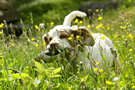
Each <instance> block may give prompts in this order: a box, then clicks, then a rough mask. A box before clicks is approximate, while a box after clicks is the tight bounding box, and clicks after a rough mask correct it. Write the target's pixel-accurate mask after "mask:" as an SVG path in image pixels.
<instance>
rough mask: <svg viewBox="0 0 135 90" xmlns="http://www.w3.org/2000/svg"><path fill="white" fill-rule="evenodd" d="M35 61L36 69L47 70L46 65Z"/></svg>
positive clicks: (41, 71) (39, 70) (40, 71)
mask: <svg viewBox="0 0 135 90" xmlns="http://www.w3.org/2000/svg"><path fill="white" fill-rule="evenodd" d="M34 63H35V66H36V68H37V69H36V70H37V71H38V72H39V73H43V72H44V71H45V69H44V66H43V65H42V64H40V63H39V62H36V61H34Z"/></svg>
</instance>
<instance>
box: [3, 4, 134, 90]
mask: <svg viewBox="0 0 135 90" xmlns="http://www.w3.org/2000/svg"><path fill="white" fill-rule="evenodd" d="M134 11H135V8H134V7H130V8H125V7H124V6H123V7H121V8H120V9H119V10H117V11H110V12H108V13H107V14H106V15H102V13H99V15H98V17H102V20H98V17H96V18H95V21H94V22H93V23H92V24H90V23H89V19H86V20H84V21H83V22H80V21H78V22H76V23H75V22H74V21H73V22H72V24H77V25H79V26H86V27H87V26H88V29H89V31H90V32H92V33H103V34H105V35H106V36H108V37H109V38H110V39H111V40H112V42H113V44H114V45H115V47H116V49H117V51H118V54H119V58H120V62H121V66H120V70H119V73H116V72H115V69H114V68H108V70H107V71H105V70H103V71H102V70H101V71H99V70H96V68H95V69H94V68H92V69H90V70H89V71H88V70H85V67H82V66H81V65H80V64H78V67H77V68H76V70H75V69H72V68H70V66H71V67H72V63H71V62H68V61H67V62H66V61H65V62H62V61H61V60H64V58H63V59H62V58H61V57H56V58H52V59H53V62H51V63H45V62H44V61H42V60H41V61H40V62H35V61H34V58H35V57H36V56H37V55H38V54H39V53H41V52H43V51H44V50H45V44H44V42H43V41H42V36H43V35H44V33H46V32H48V31H49V30H50V29H51V28H53V27H54V26H56V25H57V24H56V23H54V24H53V23H52V22H45V29H43V30H40V29H38V28H35V24H33V28H34V29H33V31H31V32H29V35H27V34H26V31H25V30H24V33H23V35H22V36H21V37H20V39H19V40H17V39H15V38H10V36H9V37H7V38H8V40H7V39H6V38H5V37H4V33H0V89H2V90H3V89H4V90H5V89H9V90H15V89H16V90H20V89H26V90H31V89H36V90H39V89H41V90H42V89H43V90H55V89H56V90H63V89H65V90H78V89H80V90H82V89H86V90H94V89H103V90H107V89H108V90H120V89H122V90H133V89H135V77H134V76H135V65H134V63H135V60H134V58H135V52H134V51H135V49H134V44H135V43H134V42H135V40H134V38H135V37H134V36H135V31H134V29H135V12H134ZM30 17H31V18H29V22H30V23H33V21H34V20H33V16H32V15H31V16H30ZM62 21H63V20H62ZM62 21H61V20H60V22H62ZM97 26H98V27H97ZM1 31H2V29H0V32H1ZM33 32H35V34H34V35H33V34H32V33H33ZM61 62H62V63H61ZM34 63H35V66H36V67H37V68H32V66H33V65H34ZM33 69H35V70H37V72H38V75H37V76H36V75H35V74H36V73H35V72H34V71H33ZM95 72H99V73H98V74H95ZM114 78H115V79H116V78H118V80H115V81H114V80H113V79H114Z"/></svg>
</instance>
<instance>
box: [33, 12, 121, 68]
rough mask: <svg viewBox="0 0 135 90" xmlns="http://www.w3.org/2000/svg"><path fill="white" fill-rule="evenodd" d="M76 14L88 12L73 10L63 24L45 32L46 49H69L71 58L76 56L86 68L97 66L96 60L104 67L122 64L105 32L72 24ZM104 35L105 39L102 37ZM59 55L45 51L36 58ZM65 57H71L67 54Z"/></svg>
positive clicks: (82, 14)
mask: <svg viewBox="0 0 135 90" xmlns="http://www.w3.org/2000/svg"><path fill="white" fill-rule="evenodd" d="M76 16H79V17H86V14H85V13H84V12H81V11H73V12H71V13H70V14H69V15H67V16H66V17H65V19H64V23H63V25H57V26H55V27H54V28H53V29H51V30H50V31H49V32H48V33H47V34H44V36H43V41H44V42H45V43H46V49H47V50H49V51H54V52H58V51H59V52H60V53H61V52H62V51H64V50H65V49H68V51H69V54H68V56H69V57H70V59H73V57H74V59H75V60H76V61H77V62H78V63H79V62H82V63H83V65H84V66H85V68H86V69H90V68H91V67H93V68H94V67H96V62H99V66H100V67H103V68H104V69H106V68H108V67H111V66H112V65H113V64H114V63H117V66H120V61H119V57H118V54H117V52H116V49H115V47H114V45H113V43H112V41H111V40H110V39H109V38H108V37H107V36H105V35H104V34H100V33H90V32H89V31H88V29H87V28H85V27H83V26H80V27H79V26H71V21H72V20H73V19H74V18H75V17H76ZM102 37H104V39H101V38H102ZM69 49H70V50H69ZM113 52H115V53H113ZM57 55H59V53H56V54H55V55H54V56H51V55H50V56H48V55H46V53H45V52H43V53H41V54H39V55H38V56H37V57H36V58H35V60H36V61H38V60H39V59H44V60H45V61H46V62H48V61H49V60H48V59H49V58H50V57H56V56H57ZM65 58H67V59H69V58H68V57H67V55H65ZM76 64H77V63H76Z"/></svg>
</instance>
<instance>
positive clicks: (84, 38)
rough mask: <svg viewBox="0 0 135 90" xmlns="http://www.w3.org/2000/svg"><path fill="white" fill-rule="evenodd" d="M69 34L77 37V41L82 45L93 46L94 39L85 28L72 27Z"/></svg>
mask: <svg viewBox="0 0 135 90" xmlns="http://www.w3.org/2000/svg"><path fill="white" fill-rule="evenodd" d="M71 34H73V35H74V37H76V36H79V37H80V38H79V39H80V41H81V43H82V44H83V45H86V46H93V45H94V44H95V40H94V38H93V37H92V35H91V33H90V32H89V31H88V29H87V28H85V27H77V26H72V27H71Z"/></svg>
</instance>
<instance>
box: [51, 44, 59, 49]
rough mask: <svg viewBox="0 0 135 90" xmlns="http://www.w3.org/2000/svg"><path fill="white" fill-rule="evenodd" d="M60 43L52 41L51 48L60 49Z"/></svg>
mask: <svg viewBox="0 0 135 90" xmlns="http://www.w3.org/2000/svg"><path fill="white" fill-rule="evenodd" d="M58 46H59V43H51V44H50V48H51V49H58Z"/></svg>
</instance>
